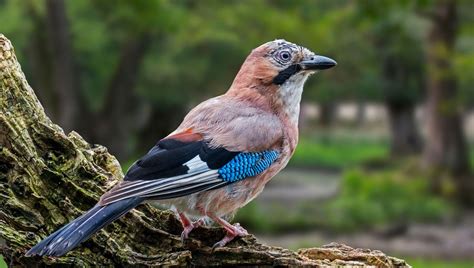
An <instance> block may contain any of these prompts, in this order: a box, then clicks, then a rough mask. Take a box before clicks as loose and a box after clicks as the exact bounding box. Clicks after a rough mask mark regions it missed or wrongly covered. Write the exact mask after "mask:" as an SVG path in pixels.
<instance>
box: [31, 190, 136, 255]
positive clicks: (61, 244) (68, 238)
mask: <svg viewBox="0 0 474 268" xmlns="http://www.w3.org/2000/svg"><path fill="white" fill-rule="evenodd" d="M142 201H143V199H142V198H139V197H132V198H128V199H124V200H120V201H117V202H114V203H112V204H109V205H105V206H100V205H95V206H94V207H93V208H91V209H90V210H89V211H87V212H86V213H85V214H84V215H82V216H80V217H79V218H77V219H75V220H73V221H72V222H70V223H68V224H66V225H65V226H63V227H62V228H61V229H59V230H57V231H56V232H54V233H53V234H51V235H50V236H48V237H47V238H45V239H44V240H43V241H41V242H40V243H38V244H37V245H36V246H34V247H32V248H31V249H30V250H29V251H28V252H27V253H26V256H32V255H40V256H43V255H47V256H62V255H64V254H66V253H67V252H68V251H70V250H72V249H73V248H75V247H76V246H77V245H79V244H80V243H81V242H82V241H84V240H86V239H87V238H89V237H90V236H91V235H93V234H94V233H95V232H97V231H98V230H100V229H101V228H102V227H104V226H105V225H107V224H109V223H111V222H112V221H114V220H116V219H118V218H119V217H120V216H122V215H123V214H125V213H127V212H128V211H129V210H131V209H133V208H134V207H136V206H137V205H139V204H140V203H141V202H142Z"/></svg>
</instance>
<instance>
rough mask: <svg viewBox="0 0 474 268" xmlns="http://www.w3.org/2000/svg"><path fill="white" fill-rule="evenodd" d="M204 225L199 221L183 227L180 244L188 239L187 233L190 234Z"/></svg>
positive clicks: (201, 220) (202, 220)
mask: <svg viewBox="0 0 474 268" xmlns="http://www.w3.org/2000/svg"><path fill="white" fill-rule="evenodd" d="M203 224H204V219H199V220H197V221H195V222H192V223H191V224H189V225H187V226H184V227H183V232H181V242H183V243H184V240H186V239H188V237H189V233H191V231H192V230H193V229H194V228H196V227H199V226H201V225H203Z"/></svg>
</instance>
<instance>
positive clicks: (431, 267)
mask: <svg viewBox="0 0 474 268" xmlns="http://www.w3.org/2000/svg"><path fill="white" fill-rule="evenodd" d="M405 261H406V262H407V263H408V264H410V265H411V266H412V267H416V268H425V267H426V268H446V267H449V268H473V267H474V261H468V260H431V259H422V258H406V259H405Z"/></svg>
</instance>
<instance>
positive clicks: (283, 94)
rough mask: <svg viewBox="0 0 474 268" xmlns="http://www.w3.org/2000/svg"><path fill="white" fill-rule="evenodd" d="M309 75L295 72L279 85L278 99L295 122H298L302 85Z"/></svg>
mask: <svg viewBox="0 0 474 268" xmlns="http://www.w3.org/2000/svg"><path fill="white" fill-rule="evenodd" d="M309 75H310V73H306V72H304V73H298V74H295V75H293V76H292V77H290V78H288V80H286V81H285V83H283V84H282V85H281V86H280V91H279V93H280V100H281V101H282V103H283V109H284V111H285V113H286V114H287V116H288V117H289V118H290V120H291V121H292V122H293V123H295V124H298V118H299V115H300V102H301V95H302V94H303V86H304V83H305V82H306V80H307V79H308V77H309Z"/></svg>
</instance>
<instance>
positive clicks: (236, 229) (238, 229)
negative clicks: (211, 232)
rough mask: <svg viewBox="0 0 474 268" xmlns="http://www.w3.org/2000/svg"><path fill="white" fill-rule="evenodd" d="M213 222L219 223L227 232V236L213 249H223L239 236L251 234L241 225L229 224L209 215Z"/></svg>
mask: <svg viewBox="0 0 474 268" xmlns="http://www.w3.org/2000/svg"><path fill="white" fill-rule="evenodd" d="M208 216H209V217H210V218H211V219H212V220H214V221H215V222H217V223H219V224H220V225H221V226H222V227H224V229H225V230H226V231H227V234H226V236H224V238H222V240H221V241H219V242H217V243H215V244H214V246H212V248H216V247H223V246H225V245H226V244H227V243H229V242H230V241H232V240H234V238H236V237H239V236H246V235H248V234H249V233H248V232H247V230H245V229H244V228H243V227H242V226H240V224H239V223H235V224H234V225H232V224H230V223H228V222H227V221H225V220H223V219H221V218H219V217H217V216H216V215H213V214H211V215H208Z"/></svg>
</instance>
